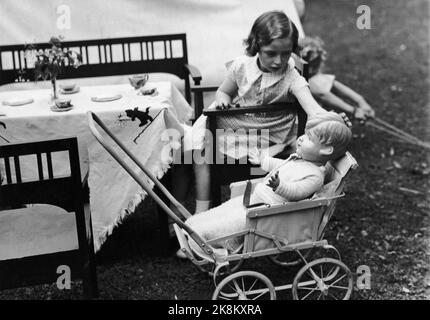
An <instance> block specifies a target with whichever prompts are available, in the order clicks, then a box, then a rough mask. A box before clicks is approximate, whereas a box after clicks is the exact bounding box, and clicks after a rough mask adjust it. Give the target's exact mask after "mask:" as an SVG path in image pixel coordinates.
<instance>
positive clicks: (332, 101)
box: [318, 92, 355, 114]
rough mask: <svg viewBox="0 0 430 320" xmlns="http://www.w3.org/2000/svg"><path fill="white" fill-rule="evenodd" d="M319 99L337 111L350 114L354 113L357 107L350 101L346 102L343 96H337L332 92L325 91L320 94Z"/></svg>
mask: <svg viewBox="0 0 430 320" xmlns="http://www.w3.org/2000/svg"><path fill="white" fill-rule="evenodd" d="M318 99H320V100H321V102H322V103H323V104H325V105H327V106H330V107H332V108H334V109H335V110H336V111H343V112H346V113H349V114H354V110H355V108H354V107H353V106H351V105H350V104H349V103H346V102H345V101H343V100H342V99H341V98H339V97H338V96H336V95H335V94H334V93H332V92H324V93H323V94H318Z"/></svg>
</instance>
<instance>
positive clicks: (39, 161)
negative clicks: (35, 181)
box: [36, 152, 43, 180]
mask: <svg viewBox="0 0 430 320" xmlns="http://www.w3.org/2000/svg"><path fill="white" fill-rule="evenodd" d="M36 158H37V170H38V172H39V180H43V164H42V154H41V153H40V152H38V153H37V154H36Z"/></svg>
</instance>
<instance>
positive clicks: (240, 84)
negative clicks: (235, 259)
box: [193, 11, 324, 212]
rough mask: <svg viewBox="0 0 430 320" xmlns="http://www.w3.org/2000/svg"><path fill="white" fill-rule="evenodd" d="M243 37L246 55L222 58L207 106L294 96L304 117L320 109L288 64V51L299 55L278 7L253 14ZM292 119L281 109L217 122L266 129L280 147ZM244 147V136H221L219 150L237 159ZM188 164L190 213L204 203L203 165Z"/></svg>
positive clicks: (287, 141) (292, 128)
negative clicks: (221, 75) (191, 171)
mask: <svg viewBox="0 0 430 320" xmlns="http://www.w3.org/2000/svg"><path fill="white" fill-rule="evenodd" d="M244 42H245V45H246V55H242V56H239V57H237V58H236V59H234V60H233V61H230V62H228V63H227V76H226V77H225V79H224V81H223V82H222V84H221V86H220V87H219V89H218V90H217V92H216V95H215V99H216V101H215V103H214V104H213V105H212V106H211V107H222V108H224V107H228V106H230V105H231V104H237V103H238V104H240V105H241V106H246V105H261V104H272V103H281V102H290V101H292V98H293V96H295V97H296V98H297V100H298V101H299V103H300V105H301V106H302V108H303V109H304V110H305V112H306V113H307V114H308V115H309V116H311V115H313V114H315V113H318V112H324V109H322V108H321V107H320V106H319V104H318V103H317V102H316V101H315V100H314V98H313V97H312V94H311V92H310V91H309V87H308V83H307V82H306V80H305V79H304V78H303V77H302V76H301V75H300V74H299V73H298V72H297V70H296V69H295V68H294V61H293V59H292V57H291V55H292V54H293V53H295V54H297V55H298V54H299V46H298V31H297V29H296V27H295V25H294V24H293V23H292V22H291V20H290V19H289V18H288V17H287V16H286V15H285V14H284V13H283V12H282V11H269V12H266V13H263V14H262V15H261V16H259V17H258V18H257V20H255V22H254V24H253V26H252V28H251V32H250V33H249V36H248V38H247V39H245V41H244ZM202 124H204V125H206V117H204V116H202V117H200V118H199V119H198V120H197V121H196V123H195V125H194V128H198V127H200V128H201V127H202ZM295 124H296V115H295V114H285V112H271V113H263V114H244V115H237V116H229V117H223V118H222V119H220V120H219V121H218V123H217V125H218V127H219V128H221V129H230V128H231V129H233V130H237V129H240V128H256V129H269V144H270V145H274V144H275V145H278V146H279V145H281V146H282V147H285V146H293V145H294V143H295V140H296V135H297V128H296V125H295ZM194 128H193V129H194ZM247 147H248V141H247V140H246V138H245V139H239V145H237V144H236V143H235V142H234V141H233V143H232V144H231V145H229V144H228V140H227V147H226V150H224V154H226V155H228V156H231V157H234V158H236V159H238V158H240V157H242V156H246V155H247V150H248V149H247ZM282 149H283V148H278V150H282ZM194 168H195V175H196V190H197V192H196V212H201V211H205V210H207V209H209V207H210V199H211V197H210V170H209V164H207V163H204V164H196V165H195V166H194Z"/></svg>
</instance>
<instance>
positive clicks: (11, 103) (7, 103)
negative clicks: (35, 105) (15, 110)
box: [3, 98, 34, 107]
mask: <svg viewBox="0 0 430 320" xmlns="http://www.w3.org/2000/svg"><path fill="white" fill-rule="evenodd" d="M33 101H34V100H33V98H12V99H9V100H4V101H3V105H5V106H13V107H14V106H23V105H25V104H29V103H32V102H33Z"/></svg>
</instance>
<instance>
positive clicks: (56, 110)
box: [51, 104, 73, 112]
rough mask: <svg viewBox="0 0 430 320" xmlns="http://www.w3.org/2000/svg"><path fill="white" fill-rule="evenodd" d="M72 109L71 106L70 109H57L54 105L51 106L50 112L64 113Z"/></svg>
mask: <svg viewBox="0 0 430 320" xmlns="http://www.w3.org/2000/svg"><path fill="white" fill-rule="evenodd" d="M72 109H73V105H71V106H70V107H67V108H58V107H57V106H56V105H55V104H54V105H51V111H54V112H64V111H69V110H72Z"/></svg>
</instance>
